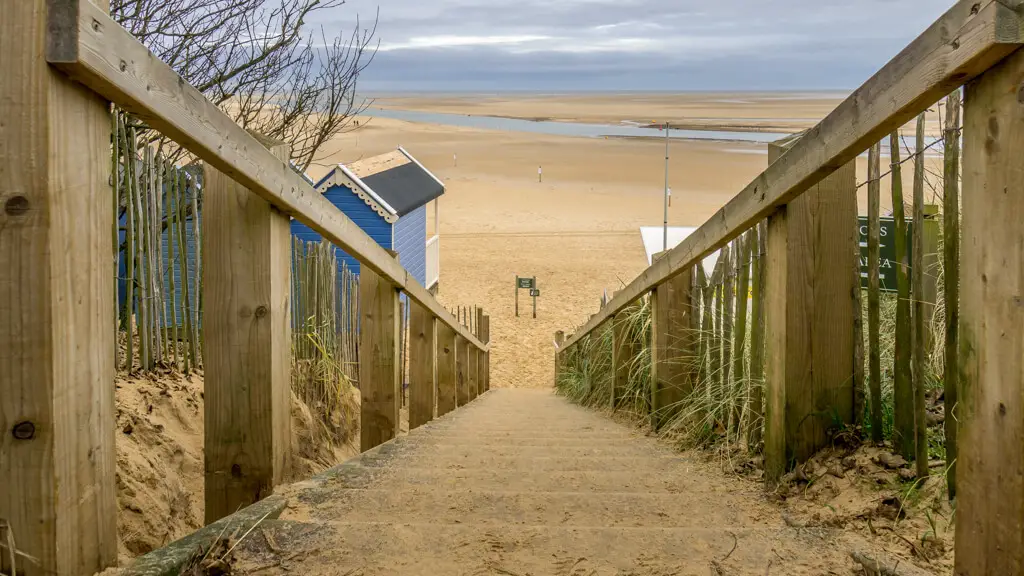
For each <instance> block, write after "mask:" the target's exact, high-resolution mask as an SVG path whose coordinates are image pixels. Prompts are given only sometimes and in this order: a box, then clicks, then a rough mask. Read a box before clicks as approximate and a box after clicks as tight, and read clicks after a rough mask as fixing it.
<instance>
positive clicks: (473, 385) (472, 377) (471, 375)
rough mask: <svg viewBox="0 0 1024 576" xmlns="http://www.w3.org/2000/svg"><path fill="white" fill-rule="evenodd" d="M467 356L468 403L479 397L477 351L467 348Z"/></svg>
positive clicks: (470, 347) (478, 359) (478, 358)
mask: <svg viewBox="0 0 1024 576" xmlns="http://www.w3.org/2000/svg"><path fill="white" fill-rule="evenodd" d="M466 352H467V353H468V356H467V357H466V393H467V394H469V401H470V402H472V401H473V400H476V397H477V396H479V395H480V389H479V386H480V379H479V376H478V374H479V370H480V357H479V356H478V355H477V349H476V348H474V347H472V346H469V347H468V348H467V350H466Z"/></svg>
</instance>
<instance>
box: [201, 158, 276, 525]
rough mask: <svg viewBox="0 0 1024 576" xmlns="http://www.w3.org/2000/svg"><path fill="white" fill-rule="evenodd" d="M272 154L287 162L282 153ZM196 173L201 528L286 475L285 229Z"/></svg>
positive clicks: (267, 209) (239, 193) (269, 213)
mask: <svg viewBox="0 0 1024 576" xmlns="http://www.w3.org/2000/svg"><path fill="white" fill-rule="evenodd" d="M271 150H272V151H273V152H274V154H275V155H276V156H277V157H278V158H280V159H282V160H284V161H287V159H288V157H289V147H288V146H287V145H281V144H276V145H274V146H273V147H272V148H271ZM283 169H287V168H283ZM203 170H204V194H205V199H204V211H203V218H204V220H203V227H204V228H205V233H204V234H202V242H203V247H202V251H203V254H204V255H205V257H206V261H207V264H208V266H207V267H206V269H205V272H204V278H203V290H204V291H205V295H204V299H205V300H206V301H207V302H208V303H209V306H208V307H207V310H206V311H205V312H206V313H205V314H204V316H203V323H204V326H203V333H204V335H205V341H204V345H205V347H206V351H207V355H206V363H205V367H206V374H205V376H206V379H205V392H204V398H205V402H204V422H205V424H204V435H205V441H204V453H203V454H204V460H205V463H206V464H205V473H206V474H205V475H206V489H205V500H206V508H205V509H206V523H207V524H209V523H211V522H214V521H216V520H219V519H221V518H223V517H224V516H227V515H229V514H232V513H234V512H235V511H236V510H238V509H239V508H240V507H244V506H248V505H249V504H252V503H253V502H256V501H257V500H260V499H262V498H264V497H266V496H268V495H270V493H271V492H272V491H273V488H274V486H275V485H277V484H279V483H280V482H281V480H282V476H283V474H284V472H285V471H286V470H287V469H288V466H289V462H290V454H289V447H290V446H291V375H290V371H291V304H290V298H291V234H290V226H291V224H290V219H289V217H288V216H286V215H284V214H282V213H281V212H279V211H278V210H277V209H275V208H273V207H272V206H271V205H270V204H269V203H268V202H267V201H266V200H264V199H262V198H260V197H259V196H257V195H255V194H253V193H252V192H250V191H249V190H248V189H246V188H244V187H243V186H241V185H240V184H238V183H236V182H235V181H234V180H232V179H231V178H230V177H229V176H227V175H225V174H224V173H222V172H220V171H219V170H217V169H215V168H213V167H211V166H209V165H205V166H204V168H203Z"/></svg>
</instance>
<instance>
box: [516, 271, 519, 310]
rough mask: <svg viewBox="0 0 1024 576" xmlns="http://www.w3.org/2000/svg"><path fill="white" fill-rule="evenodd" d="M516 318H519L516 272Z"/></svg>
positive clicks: (517, 276)
mask: <svg viewBox="0 0 1024 576" xmlns="http://www.w3.org/2000/svg"><path fill="white" fill-rule="evenodd" d="M516 318H519V275H518V274H516Z"/></svg>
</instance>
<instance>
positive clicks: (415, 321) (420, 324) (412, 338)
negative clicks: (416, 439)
mask: <svg viewBox="0 0 1024 576" xmlns="http://www.w3.org/2000/svg"><path fill="white" fill-rule="evenodd" d="M434 323H435V321H434V316H433V315H432V314H431V313H430V312H427V310H426V309H425V308H424V307H423V306H421V305H420V304H417V303H416V302H410V303H409V429H410V430H412V429H414V428H418V427H420V426H422V425H424V424H426V423H427V422H430V421H431V420H432V419H433V418H434V404H435V402H436V399H435V397H434V395H435V390H436V389H437V382H436V381H435V374H436V370H435V361H436V358H435V356H436V354H437V345H436V343H435V342H434Z"/></svg>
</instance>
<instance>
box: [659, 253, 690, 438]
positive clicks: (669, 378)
mask: <svg viewBox="0 0 1024 576" xmlns="http://www.w3.org/2000/svg"><path fill="white" fill-rule="evenodd" d="M692 286H693V284H692V282H691V281H690V274H689V273H688V272H683V273H681V274H678V275H676V276H675V277H673V278H671V279H670V280H668V281H666V282H665V283H663V284H660V285H658V287H657V288H656V289H655V290H654V291H653V292H652V293H651V400H650V402H651V427H652V428H654V429H655V430H658V429H660V428H661V427H662V426H664V425H665V424H666V423H667V422H669V421H670V420H671V419H672V417H673V416H675V414H676V413H677V412H678V411H679V407H680V403H681V402H682V401H683V400H684V399H685V398H686V397H687V396H688V395H689V393H690V391H691V390H692V389H693V375H692V368H693V367H694V365H693V362H694V358H695V357H696V352H695V350H694V346H693V340H692V336H693V334H692V331H691V330H690V321H691V320H690V319H691V315H692V308H691V306H690V290H691V288H692Z"/></svg>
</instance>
